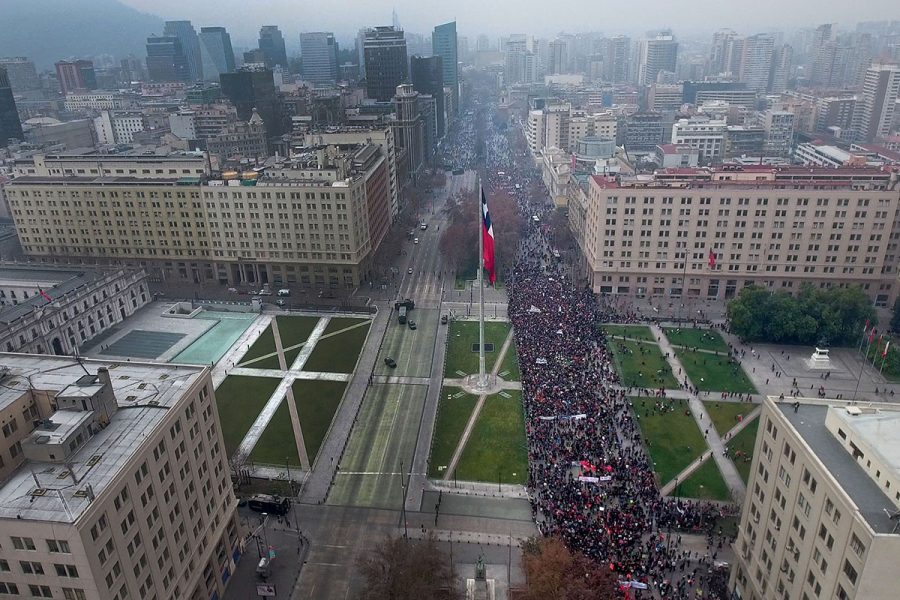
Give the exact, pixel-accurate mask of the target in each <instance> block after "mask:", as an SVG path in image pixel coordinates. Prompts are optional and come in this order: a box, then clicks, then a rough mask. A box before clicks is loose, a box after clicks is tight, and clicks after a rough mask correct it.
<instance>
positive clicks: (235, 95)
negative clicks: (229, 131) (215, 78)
mask: <svg viewBox="0 0 900 600" xmlns="http://www.w3.org/2000/svg"><path fill="white" fill-rule="evenodd" d="M219 80H220V81H221V84H222V95H223V96H225V97H226V98H228V99H229V100H230V101H231V103H232V104H233V105H234V107H235V108H236V109H237V114H238V118H239V119H241V120H242V121H249V120H250V117H251V116H252V115H253V109H254V108H255V109H256V110H257V112H258V113H259V116H260V117H262V120H263V123H264V124H265V126H266V133H267V134H268V136H269V137H270V138H271V137H275V136H279V135H281V134H283V133H284V129H285V128H284V122H283V119H282V114H281V100H280V99H279V98H278V94H277V93H276V91H275V80H274V79H273V77H272V69H248V68H242V69H238V70H237V71H235V72H234V73H223V74H222V76H221V77H220V79H219Z"/></svg>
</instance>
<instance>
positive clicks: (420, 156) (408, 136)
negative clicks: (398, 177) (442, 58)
mask: <svg viewBox="0 0 900 600" xmlns="http://www.w3.org/2000/svg"><path fill="white" fill-rule="evenodd" d="M394 112H395V113H396V115H397V120H396V122H395V124H394V140H395V142H396V147H397V155H398V156H403V157H404V158H405V166H406V168H405V171H406V173H407V174H408V176H410V177H415V174H416V173H417V172H418V171H419V169H420V168H421V167H422V161H423V160H424V158H425V154H424V153H425V123H424V122H423V121H422V114H421V112H419V94H418V92H416V91H415V90H414V89H413V86H412V84H409V83H403V84H400V85H398V86H397V88H396V95H395V96H394Z"/></svg>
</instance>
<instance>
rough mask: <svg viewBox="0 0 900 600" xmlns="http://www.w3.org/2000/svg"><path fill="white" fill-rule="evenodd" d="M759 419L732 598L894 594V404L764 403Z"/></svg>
mask: <svg viewBox="0 0 900 600" xmlns="http://www.w3.org/2000/svg"><path fill="white" fill-rule="evenodd" d="M759 418H760V426H759V434H758V435H757V438H756V445H755V451H754V454H753V463H752V467H751V471H750V481H749V482H748V484H747V491H748V493H747V497H746V499H745V500H744V507H743V511H742V512H741V523H740V529H739V530H738V535H737V539H736V541H735V544H734V549H735V554H736V564H735V566H734V568H733V569H732V572H731V579H730V582H729V589H730V590H732V593H733V597H734V598H741V599H742V600H763V599H781V600H789V599H790V600H793V599H799V600H812V599H814V598H837V599H840V600H852V599H854V598H866V599H867V600H888V599H890V598H896V597H897V589H896V570H897V560H896V557H897V554H898V552H900V528H898V516H900V490H898V488H900V471H898V469H897V460H896V459H897V455H898V453H900V438H898V436H897V433H896V432H897V431H898V425H900V410H898V407H896V406H895V405H891V404H881V405H879V406H878V407H877V408H875V407H871V406H866V407H862V406H859V405H856V404H855V403H853V402H844V401H833V400H819V399H807V398H803V399H799V400H798V401H797V402H783V401H778V400H777V399H775V398H773V397H768V398H766V399H765V400H764V401H763V409H762V414H761V415H760V417H759Z"/></svg>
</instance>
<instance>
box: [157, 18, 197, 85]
mask: <svg viewBox="0 0 900 600" xmlns="http://www.w3.org/2000/svg"><path fill="white" fill-rule="evenodd" d="M163 35H164V36H173V37H176V38H178V41H179V42H181V51H182V53H183V54H184V58H185V59H186V60H187V66H188V78H189V79H190V80H191V81H198V80H200V79H203V65H202V63H201V57H200V40H199V38H198V37H197V31H196V30H195V29H194V26H193V25H191V22H190V21H166V26H165V28H164V29H163Z"/></svg>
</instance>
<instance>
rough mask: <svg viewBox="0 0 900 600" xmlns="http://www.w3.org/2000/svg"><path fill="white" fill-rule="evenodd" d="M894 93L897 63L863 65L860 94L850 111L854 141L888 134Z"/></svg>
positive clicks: (898, 92) (899, 80) (897, 93)
mask: <svg viewBox="0 0 900 600" xmlns="http://www.w3.org/2000/svg"><path fill="white" fill-rule="evenodd" d="M898 97H900V65H896V64H874V65H872V66H871V67H869V68H868V69H866V75H865V79H864V81H863V89H862V94H861V95H860V96H859V99H858V100H857V103H856V108H855V110H854V113H853V129H854V130H855V133H856V138H857V140H858V141H865V142H871V141H874V140H875V139H877V138H883V137H887V136H888V135H890V133H891V127H892V126H893V122H894V112H895V110H896V105H897V99H898Z"/></svg>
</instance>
